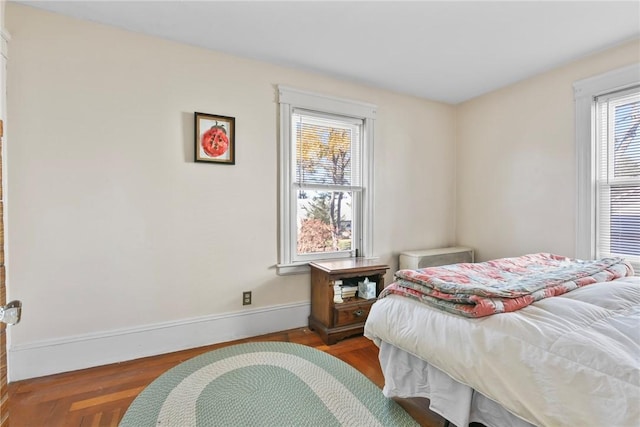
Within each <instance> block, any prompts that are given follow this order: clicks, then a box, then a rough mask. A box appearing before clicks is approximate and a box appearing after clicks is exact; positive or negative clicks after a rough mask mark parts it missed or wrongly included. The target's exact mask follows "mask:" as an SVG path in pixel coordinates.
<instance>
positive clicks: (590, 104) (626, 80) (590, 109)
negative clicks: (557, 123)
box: [573, 64, 640, 259]
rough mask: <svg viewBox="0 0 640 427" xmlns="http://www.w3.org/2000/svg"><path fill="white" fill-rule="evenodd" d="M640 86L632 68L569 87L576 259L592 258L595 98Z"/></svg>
mask: <svg viewBox="0 0 640 427" xmlns="http://www.w3.org/2000/svg"><path fill="white" fill-rule="evenodd" d="M639 82H640V64H633V65H630V66H627V67H624V68H620V69H617V70H614V71H610V72H608V73H605V74H602V75H599V76H595V77H590V78H587V79H584V80H580V81H577V82H575V83H574V84H573V88H574V97H575V108H576V122H575V125H576V178H577V180H576V189H577V198H576V199H577V200H576V202H577V203H576V212H577V218H576V258H580V259H594V258H595V256H596V209H597V206H596V178H597V177H596V161H597V156H596V145H595V144H596V135H597V133H596V112H595V108H594V106H595V98H596V97H598V96H600V95H604V94H607V93H609V92H613V91H619V90H625V89H628V88H630V87H632V86H635V85H638V83H639Z"/></svg>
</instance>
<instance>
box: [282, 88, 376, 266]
mask: <svg viewBox="0 0 640 427" xmlns="http://www.w3.org/2000/svg"><path fill="white" fill-rule="evenodd" d="M278 92H279V103H280V212H279V215H280V241H279V253H280V259H279V263H278V272H279V273H280V274H290V273H296V272H302V271H306V265H307V263H308V262H309V261H314V260H322V259H340V258H349V257H355V256H371V255H372V253H371V251H372V209H373V170H372V163H373V121H374V117H375V106H374V105H371V104H365V103H362V102H357V101H350V100H345V99H340V98H333V97H327V96H323V95H318V94H313V93H310V92H304V91H300V90H296V89H292V88H287V87H283V86H280V87H279V88H278Z"/></svg>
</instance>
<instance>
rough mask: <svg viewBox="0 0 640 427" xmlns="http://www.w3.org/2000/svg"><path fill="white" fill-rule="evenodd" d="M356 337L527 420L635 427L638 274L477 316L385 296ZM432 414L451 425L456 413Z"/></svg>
mask: <svg viewBox="0 0 640 427" xmlns="http://www.w3.org/2000/svg"><path fill="white" fill-rule="evenodd" d="M364 334H365V336H367V337H368V338H370V339H372V340H373V341H374V342H375V343H376V344H377V345H378V346H381V348H382V347H383V343H388V344H390V345H392V346H393V347H396V348H397V349H400V350H402V351H403V352H406V353H408V354H410V355H413V356H415V357H417V358H419V359H421V360H423V361H425V362H427V363H428V364H429V366H432V367H435V368H437V369H438V370H439V371H441V372H444V373H446V375H447V376H448V377H450V378H451V379H453V380H455V382H457V383H459V384H461V385H464V386H466V387H468V388H469V391H468V392H472V391H473V390H475V391H476V392H477V393H479V394H480V395H481V396H483V397H486V398H487V399H488V400H490V401H494V402H498V403H499V404H500V406H501V407H502V408H504V409H506V410H507V411H508V412H509V413H511V414H513V415H515V416H516V417H517V418H518V419H521V420H523V421H526V422H527V423H530V424H534V425H542V426H555V425H567V426H577V425H581V426H592V425H593V426H596V425H598V426H599V425H615V426H621V427H622V426H637V425H639V424H640V405H638V402H640V278H637V277H635V278H634V277H627V278H623V279H618V280H615V281H612V282H606V283H596V284H592V285H589V286H585V287H583V288H580V289H576V290H574V291H571V292H569V293H567V294H564V295H562V296H558V297H553V298H546V299H543V300H540V301H538V302H536V303H534V304H532V305H530V306H528V307H525V308H523V309H521V310H518V311H516V312H512V313H503V314H498V315H493V316H488V317H483V318H478V319H471V318H464V317H461V316H458V315H455V314H450V313H447V312H443V311H440V310H437V309H435V308H431V307H428V306H426V305H424V304H422V303H420V302H418V301H415V300H411V299H409V298H404V297H401V296H396V295H390V296H388V297H386V298H383V299H381V300H379V301H377V302H376V303H374V304H373V306H372V308H371V311H370V313H369V316H368V318H367V322H366V324H365V330H364ZM391 363H393V362H391ZM385 381H387V382H389V381H396V380H392V379H391V378H388V379H387V378H386V377H385ZM400 381H403V380H400ZM385 388H386V392H387V393H388V394H390V393H392V392H391V388H390V387H386V386H385ZM402 397H407V396H402ZM472 397H473V395H472ZM476 399H477V398H476ZM436 401H437V399H436ZM432 404H433V403H432ZM470 410H471V409H469V410H468V411H467V413H469V411H470ZM441 411H443V412H447V410H446V408H445V409H443V410H441ZM441 415H443V416H444V417H445V418H447V419H449V420H450V421H452V422H454V423H456V424H458V422H456V421H454V418H455V414H452V413H441ZM472 421H473V420H472ZM460 425H464V423H463V424H460Z"/></svg>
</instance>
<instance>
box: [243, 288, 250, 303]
mask: <svg viewBox="0 0 640 427" xmlns="http://www.w3.org/2000/svg"><path fill="white" fill-rule="evenodd" d="M242 305H251V291H247V292H243V293H242Z"/></svg>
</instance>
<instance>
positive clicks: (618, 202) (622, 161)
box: [575, 65, 640, 274]
mask: <svg viewBox="0 0 640 427" xmlns="http://www.w3.org/2000/svg"><path fill="white" fill-rule="evenodd" d="M575 89H576V126H577V128H576V136H577V155H578V157H577V160H578V221H577V225H578V228H577V242H576V243H577V251H578V257H581V258H594V257H608V256H621V257H624V258H626V259H628V260H629V261H630V262H631V264H632V265H633V267H634V269H635V271H636V274H640V66H638V65H634V66H632V67H627V68H624V69H621V70H617V71H614V72H611V73H608V74H605V75H602V76H598V77H594V78H591V79H587V80H583V81H581V82H577V83H576V84H575Z"/></svg>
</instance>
